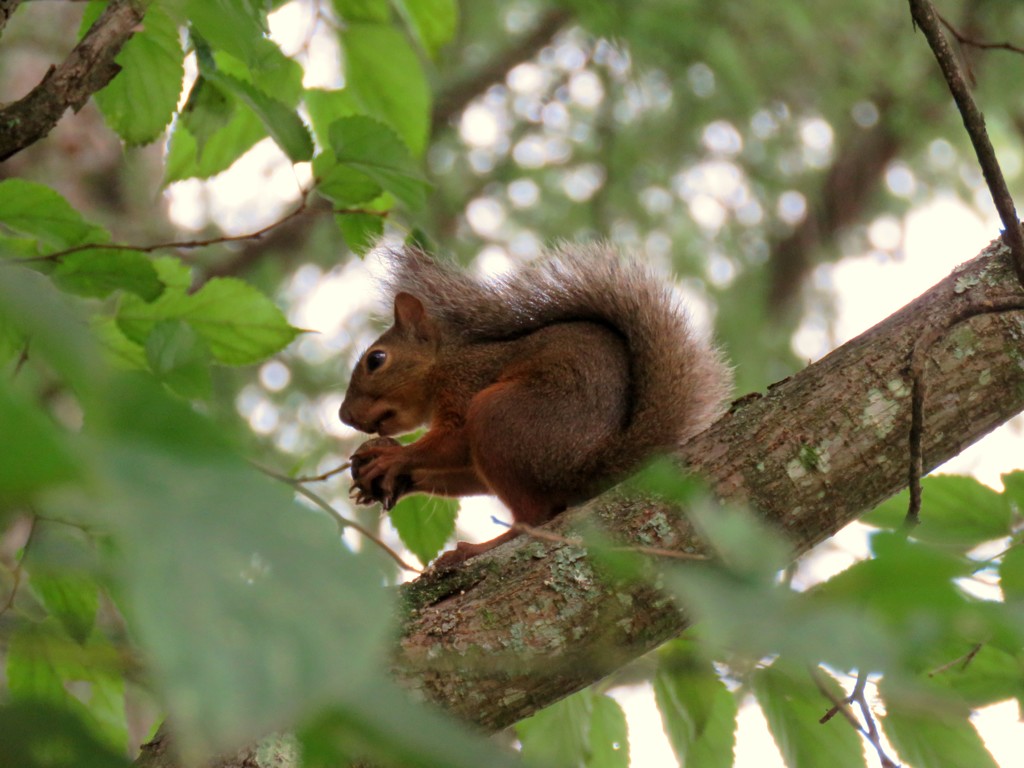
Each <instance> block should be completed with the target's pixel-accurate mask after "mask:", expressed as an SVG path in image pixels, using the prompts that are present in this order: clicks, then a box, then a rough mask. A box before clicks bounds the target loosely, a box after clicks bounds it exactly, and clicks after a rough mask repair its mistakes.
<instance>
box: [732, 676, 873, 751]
mask: <svg viewBox="0 0 1024 768" xmlns="http://www.w3.org/2000/svg"><path fill="white" fill-rule="evenodd" d="M816 674H817V676H818V678H819V680H820V681H821V682H822V683H823V684H824V685H825V687H826V688H827V689H828V691H829V693H830V694H831V696H832V698H833V699H836V700H840V699H842V698H844V697H845V696H846V694H845V693H844V692H843V690H842V688H841V687H840V686H839V684H838V683H837V682H836V681H835V680H834V679H832V677H831V676H830V675H827V674H826V673H825V672H824V671H823V670H822V669H820V668H818V669H817V670H816ZM752 682H753V688H754V695H755V696H756V697H757V701H758V703H759V704H760V705H761V709H762V710H763V711H764V716H765V718H766V719H767V721H768V728H769V729H770V730H771V732H772V736H774V737H775V743H776V744H777V745H778V747H779V751H780V752H781V753H782V757H783V759H784V760H785V761H786V765H787V766H789V768H817V766H821V768H864V766H865V762H864V749H863V746H862V744H861V740H860V735H859V734H858V733H857V731H855V730H854V729H853V728H851V727H850V724H849V723H848V722H846V720H845V719H844V718H842V717H833V718H832V719H831V720H829V721H828V722H826V723H820V722H819V720H820V719H821V717H822V715H824V714H825V712H827V711H828V709H829V708H830V707H831V706H832V702H831V701H830V700H829V699H828V698H827V697H826V696H825V695H824V694H823V693H822V692H821V691H819V690H818V688H817V686H816V685H815V683H814V681H813V680H812V679H811V676H810V674H809V673H808V672H807V671H803V670H801V671H797V672H791V671H789V670H784V669H783V668H782V665H781V664H780V663H778V662H777V663H775V664H772V665H771V666H768V667H765V668H763V669H759V670H757V671H756V672H754V674H753V676H752Z"/></svg>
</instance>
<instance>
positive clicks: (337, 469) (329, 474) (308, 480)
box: [290, 461, 352, 483]
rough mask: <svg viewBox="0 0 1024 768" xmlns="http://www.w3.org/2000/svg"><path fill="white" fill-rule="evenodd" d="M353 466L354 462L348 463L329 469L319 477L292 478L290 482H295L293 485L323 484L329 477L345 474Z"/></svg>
mask: <svg viewBox="0 0 1024 768" xmlns="http://www.w3.org/2000/svg"><path fill="white" fill-rule="evenodd" d="M351 466H352V462H351V461H346V462H345V463H344V464H341V465H339V466H337V467H335V468H334V469H329V470H327V471H326V472H323V473H321V474H319V475H307V476H301V477H293V478H290V482H293V483H320V482H323V481H324V480H326V479H327V478H329V477H333V476H334V475H336V474H338V473H339V472H344V471H345V470H346V469H348V468H349V467H351Z"/></svg>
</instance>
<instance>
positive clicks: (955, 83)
mask: <svg viewBox="0 0 1024 768" xmlns="http://www.w3.org/2000/svg"><path fill="white" fill-rule="evenodd" d="M910 13H911V16H913V19H914V23H915V24H916V25H917V26H918V27H920V29H921V31H922V32H923V33H924V36H925V38H926V39H927V40H928V44H929V45H930V46H931V48H932V52H933V53H934V54H935V58H936V60H937V61H938V62H939V68H940V69H941V70H942V74H943V75H944V76H945V78H946V83H947V84H948V85H949V90H950V92H951V93H952V94H953V100H954V101H955V102H956V106H957V108H958V109H959V110H960V116H961V118H963V121H964V128H966V129H967V135H968V136H970V138H971V144H972V145H973V146H974V152H975V154H976V155H977V156H978V163H979V164H980V165H981V172H982V173H983V174H984V176H985V183H986V184H987V185H988V189H989V192H990V193H991V195H992V201H993V202H994V203H995V206H996V210H997V211H998V212H999V218H1000V220H1002V222H1003V239H1004V240H1005V242H1006V244H1007V245H1008V246H1009V247H1010V253H1011V255H1012V257H1013V268H1014V270H1015V271H1016V272H1017V279H1018V280H1020V282H1021V285H1024V233H1022V232H1021V227H1020V219H1019V218H1018V217H1017V209H1016V206H1014V204H1013V198H1012V197H1011V196H1010V190H1009V189H1008V188H1007V186H1006V179H1005V178H1003V171H1002V169H1001V168H1000V167H999V161H998V159H997V158H996V153H995V150H994V149H993V148H992V142H991V141H989V138H988V131H987V130H986V129H985V117H984V116H983V115H982V113H981V110H980V109H978V105H977V104H976V103H975V102H974V98H973V97H972V96H971V91H970V88H968V86H967V83H966V81H965V80H964V77H963V74H962V73H961V72H960V66H959V64H957V61H956V57H955V56H954V55H953V52H952V51H951V50H950V48H949V43H948V42H947V41H946V36H945V35H944V34H943V33H942V30H941V29H940V28H939V20H938V17H937V15H936V13H935V9H934V8H933V7H932V4H931V3H930V2H929V0H910Z"/></svg>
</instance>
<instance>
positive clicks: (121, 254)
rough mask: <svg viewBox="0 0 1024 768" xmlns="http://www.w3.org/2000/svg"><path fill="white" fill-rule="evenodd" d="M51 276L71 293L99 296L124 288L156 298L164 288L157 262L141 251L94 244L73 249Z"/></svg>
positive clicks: (147, 298) (149, 299) (146, 296)
mask: <svg viewBox="0 0 1024 768" xmlns="http://www.w3.org/2000/svg"><path fill="white" fill-rule="evenodd" d="M50 277H51V278H52V279H53V282H54V283H56V284H57V286H58V287H59V288H61V289H62V290H65V291H67V292H68V293H75V294H78V295H80V296H95V297H97V298H103V297H105V296H108V295H110V294H111V293H113V292H114V291H117V290H124V291H131V292H132V293H134V294H137V295H138V296H139V297H141V298H143V299H145V300H146V301H152V300H153V299H155V298H157V297H158V296H159V295H160V294H161V293H162V292H163V290H164V286H163V283H161V282H160V278H159V277H157V273H156V269H154V267H153V264H152V263H151V262H150V260H149V259H148V258H147V257H146V256H145V254H143V253H140V252H139V251H126V250H121V249H111V248H90V249H89V250H87V251H78V252H77V253H69V254H68V255H67V256H64V257H62V258H61V260H60V263H59V264H58V265H57V266H56V267H55V268H54V270H53V272H52V273H50Z"/></svg>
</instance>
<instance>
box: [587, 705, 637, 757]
mask: <svg viewBox="0 0 1024 768" xmlns="http://www.w3.org/2000/svg"><path fill="white" fill-rule="evenodd" d="M592 706H593V711H592V713H591V716H590V743H589V746H590V755H589V758H588V759H587V768H629V733H628V729H627V727H626V714H625V713H624V712H623V711H622V707H620V706H619V703H618V702H617V701H615V699H613V698H612V697H611V696H595V697H594V700H593V703H592Z"/></svg>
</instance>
